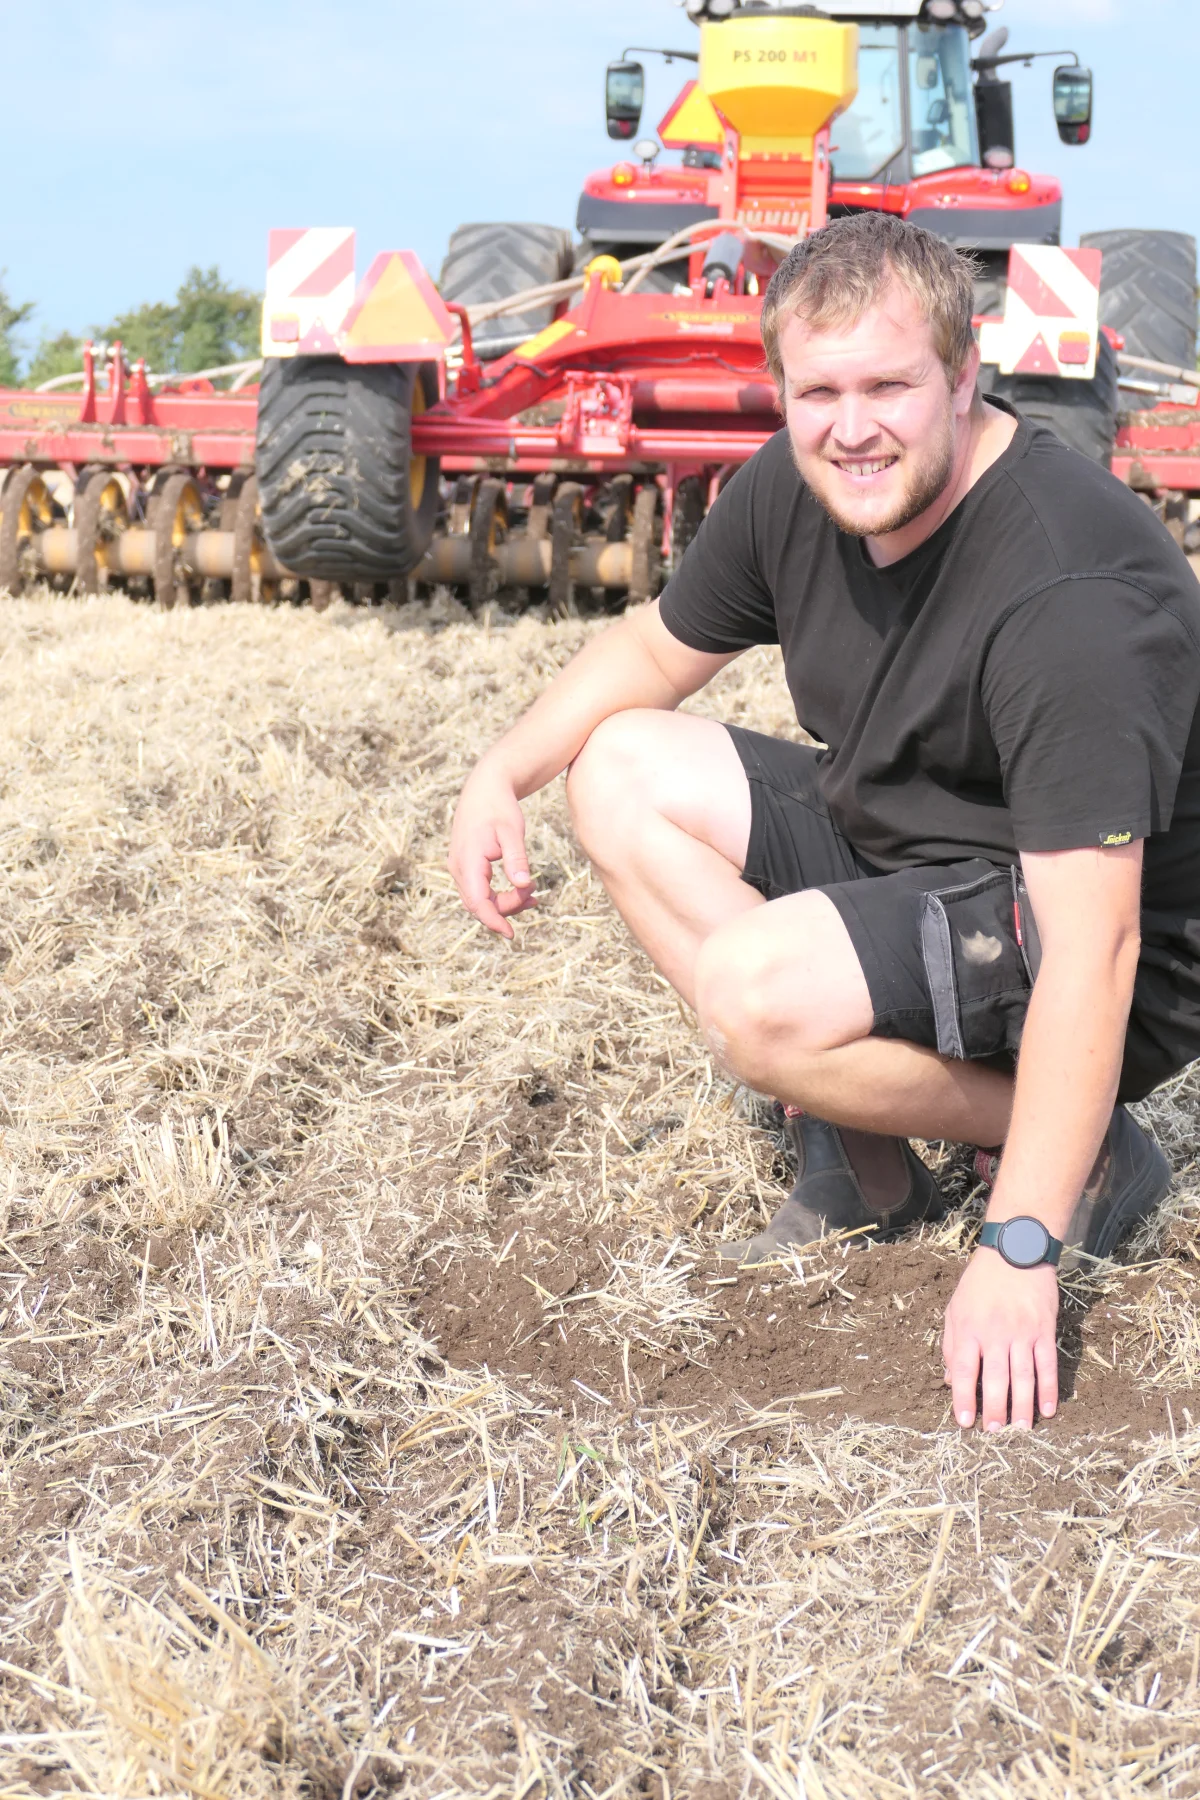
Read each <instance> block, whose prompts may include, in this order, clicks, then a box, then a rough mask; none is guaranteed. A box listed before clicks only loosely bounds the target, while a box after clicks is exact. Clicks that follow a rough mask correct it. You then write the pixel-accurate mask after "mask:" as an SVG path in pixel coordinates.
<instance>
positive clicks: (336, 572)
mask: <svg viewBox="0 0 1200 1800" xmlns="http://www.w3.org/2000/svg"><path fill="white" fill-rule="evenodd" d="M437 397H438V384H437V371H436V369H435V368H434V367H433V365H432V364H422V365H420V366H418V365H417V364H415V363H357V364H351V363H345V362H343V361H342V360H341V358H340V357H337V356H296V357H290V358H280V357H274V358H268V359H267V361H266V363H265V364H264V365H263V376H262V386H261V388H260V389H259V397H258V444H257V457H256V461H257V471H258V486H259V493H260V496H261V499H262V517H263V528H264V530H265V532H266V537H267V542H268V544H269V545H270V546H271V549H272V551H273V552H274V554H275V556H276V557H277V558H278V559H279V561H280V562H281V563H282V564H283V566H284V567H285V568H286V569H290V570H291V571H292V573H293V574H295V575H303V576H305V577H308V578H312V579H316V580H319V581H336V582H345V583H355V582H375V581H388V580H391V579H393V578H395V577H398V576H402V575H408V574H410V573H411V572H412V570H413V569H415V568H416V566H417V564H418V563H419V562H420V560H421V558H422V557H423V556H424V554H425V552H426V550H427V549H428V548H429V540H430V538H431V536H432V535H433V527H434V523H435V521H436V518H437V510H438V463H437V460H436V459H435V458H433V457H424V456H414V455H413V454H412V431H411V426H412V419H413V415H414V413H417V414H419V413H422V412H424V411H425V409H426V407H428V406H432V405H433V404H434V402H435V401H436V400H437Z"/></svg>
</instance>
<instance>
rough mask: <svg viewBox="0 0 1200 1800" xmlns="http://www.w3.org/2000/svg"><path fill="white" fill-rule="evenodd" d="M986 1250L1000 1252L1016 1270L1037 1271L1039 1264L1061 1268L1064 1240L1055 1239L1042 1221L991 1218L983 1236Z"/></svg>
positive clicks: (981, 1234)
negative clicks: (1060, 1258) (1059, 1262)
mask: <svg viewBox="0 0 1200 1800" xmlns="http://www.w3.org/2000/svg"><path fill="white" fill-rule="evenodd" d="M979 1242H980V1243H981V1244H982V1245H983V1247H984V1249H985V1250H998V1251H999V1252H1000V1254H1001V1256H1002V1257H1003V1258H1004V1260H1005V1262H1006V1263H1009V1264H1011V1266H1012V1267H1013V1268H1014V1269H1036V1268H1037V1266H1038V1264H1039V1263H1049V1264H1050V1265H1051V1267H1052V1268H1055V1267H1057V1265H1058V1259H1059V1257H1060V1256H1061V1255H1062V1252H1063V1246H1062V1239H1061V1238H1056V1237H1051V1236H1050V1233H1049V1232H1048V1231H1047V1230H1046V1227H1045V1226H1044V1225H1043V1224H1042V1222H1041V1220H1040V1219H1030V1218H1028V1217H1026V1216H1024V1215H1022V1217H1020V1218H1017V1219H1003V1220H996V1219H989V1220H988V1221H987V1223H986V1224H985V1225H984V1227H983V1230H982V1231H981V1232H980V1234H979Z"/></svg>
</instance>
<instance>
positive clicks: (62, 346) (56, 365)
mask: <svg viewBox="0 0 1200 1800" xmlns="http://www.w3.org/2000/svg"><path fill="white" fill-rule="evenodd" d="M82 367H83V343H82V340H81V339H79V338H77V337H76V336H75V334H74V332H72V331H60V332H59V333H58V336H57V337H43V339H42V341H41V343H40V344H39V345H38V347H37V349H36V350H35V351H34V353H33V357H32V359H31V361H30V364H29V367H28V368H27V369H26V371H25V377H24V379H25V385H26V386H27V387H34V388H35V387H40V386H41V384H42V382H43V381H52V380H53V379H54V377H55V376H56V375H73V374H74V373H75V371H76V369H81V368H82Z"/></svg>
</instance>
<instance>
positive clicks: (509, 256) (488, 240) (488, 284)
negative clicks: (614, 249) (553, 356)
mask: <svg viewBox="0 0 1200 1800" xmlns="http://www.w3.org/2000/svg"><path fill="white" fill-rule="evenodd" d="M573 262H574V245H573V242H572V239H571V233H570V232H569V231H563V230H561V229H560V227H559V226H557V225H460V226H459V228H458V230H457V231H455V232H454V233H452V235H451V238H450V244H449V247H448V249H447V251H446V260H445V262H443V264H442V272H441V275H440V276H439V278H438V287H439V289H440V290H441V295H442V298H443V300H457V301H458V302H459V303H460V304H461V305H463V306H480V305H483V304H485V303H486V302H487V301H489V300H507V299H509V298H510V296H511V295H513V294H520V293H523V292H524V291H525V289H526V288H532V287H545V286H546V285H548V284H549V283H550V282H552V281H564V280H565V279H566V277H567V276H568V275H569V274H570V273H571V266H572V263H573ZM553 317H554V304H553V302H551V301H548V302H546V303H545V304H544V305H542V306H532V307H530V309H529V311H528V312H521V313H504V314H502V315H501V316H500V318H498V319H485V320H484V322H483V324H482V325H479V326H477V327H476V329H475V330H474V331H473V333H472V337H473V339H474V343H475V348H476V350H477V352H478V354H479V355H480V356H481V357H483V358H487V357H489V356H503V355H504V353H505V351H506V350H511V349H512V347H513V345H514V344H518V343H520V342H521V340H522V338H527V337H532V336H533V334H534V333H535V332H537V331H541V330H542V329H543V327H544V326H546V325H548V324H549V323H550V321H551V319H552V318H553Z"/></svg>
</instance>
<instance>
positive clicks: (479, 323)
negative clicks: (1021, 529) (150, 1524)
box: [0, 0, 1200, 615]
mask: <svg viewBox="0 0 1200 1800" xmlns="http://www.w3.org/2000/svg"><path fill="white" fill-rule="evenodd" d="M997 3H998V0H991V8H992V9H993V10H994V7H995V5H996V4H997ZM687 9H688V12H689V13H690V14H691V15H692V17H693V19H694V20H695V22H696V24H697V25H698V27H699V42H698V45H697V46H696V48H694V49H691V48H689V49H663V50H661V51H658V50H654V51H645V50H643V51H638V52H637V54H639V55H645V54H654V55H659V54H661V55H663V56H666V57H669V58H671V59H672V60H680V61H684V62H688V63H690V64H693V65H694V66H695V76H694V78H693V79H692V80H689V81H688V82H687V83H685V85H684V87H683V89H682V91H681V93H680V94H679V95H678V97H677V99H676V100H675V102H674V103H673V104H672V106H671V108H670V109H669V111H668V113H667V115H666V117H665V118H664V119H663V120H662V121H661V122H660V125H659V130H658V133H657V136H656V137H655V138H653V139H650V138H641V137H639V132H640V130H641V114H642V110H643V99H644V64H642V63H641V62H639V61H638V60H636V56H635V50H636V47H635V46H630V47H628V48H627V49H626V50H625V51H624V52H623V53H622V55H621V56H620V57H618V58H616V59H615V60H614V61H613V63H611V64H610V66H609V68H608V71H607V78H606V84H605V102H606V116H607V123H608V130H609V133H610V135H611V137H612V138H613V139H614V140H616V141H617V142H625V143H628V144H629V145H630V146H631V149H632V157H631V159H629V160H623V161H620V162H618V163H616V164H615V165H614V166H613V167H611V168H608V169H605V170H603V171H600V172H599V173H596V174H593V175H590V176H589V177H588V178H587V180H586V181H585V183H584V187H583V192H582V194H581V196H580V201H579V209H578V214H577V230H578V238H576V237H575V236H574V235H573V234H572V233H571V232H569V231H567V230H566V229H564V228H560V227H557V226H550V225H524V224H504V223H500V224H482V225H480V224H476V225H466V226H462V227H460V228H459V229H458V230H457V231H456V232H454V234H453V235H452V237H451V239H450V244H449V249H448V253H447V256H446V259H445V262H444V263H443V265H442V269H441V273H440V277H439V280H438V282H437V283H436V284H435V283H434V282H433V280H431V278H430V276H429V275H428V273H427V272H426V271H425V270H424V269H423V268H422V266H421V264H420V262H419V260H418V259H417V257H416V256H415V255H414V254H413V253H412V252H410V251H405V250H397V251H385V252H382V253H381V254H380V255H379V256H377V257H376V258H375V260H374V262H373V263H372V264H371V266H370V268H369V269H368V270H367V271H366V273H365V274H364V275H363V276H362V277H361V279H358V278H357V275H356V266H355V240H354V233H353V231H352V230H349V229H342V228H335V227H314V228H289V229H286V230H277V231H272V232H271V234H270V241H269V246H268V270H267V282H266V293H265V299H264V306H263V337H262V351H263V358H262V365H261V379H260V381H259V383H258V384H257V385H250V384H248V385H244V386H242V387H241V388H240V391H236V392H235V391H227V392H217V391H215V390H214V389H213V387H212V384H211V383H210V382H205V381H203V380H199V381H197V380H194V379H193V380H191V381H189V382H186V383H179V382H175V383H172V382H170V381H167V382H163V381H162V380H156V379H155V378H154V377H153V376H152V375H150V373H149V372H148V371H146V370H145V368H144V367H142V366H141V365H137V366H135V368H134V369H133V370H132V371H130V372H128V374H127V371H126V369H125V365H124V360H123V356H122V353H121V348H120V346H119V345H114V346H111V347H110V348H109V350H108V352H107V356H106V358H104V359H101V358H100V357H99V356H98V354H93V353H92V352H91V351H90V350H89V351H88V352H87V353H86V355H85V367H84V370H83V373H82V392H81V393H73V394H72V393H66V392H61V391H60V392H55V393H34V394H25V393H16V392H9V393H3V392H0V469H2V470H4V471H5V480H4V486H3V490H2V491H0V588H6V589H8V590H9V591H12V592H16V591H19V590H20V588H21V586H22V585H23V584H25V583H26V582H29V581H32V580H38V579H47V578H49V579H52V580H55V581H57V582H59V583H60V584H67V585H69V584H71V583H74V584H75V585H76V586H77V587H79V588H81V589H82V590H83V591H91V590H92V589H94V588H96V587H104V586H106V585H111V584H114V583H119V584H123V585H126V586H128V587H130V588H131V589H132V590H133V591H134V592H140V593H145V594H149V595H152V596H153V597H154V598H156V599H157V600H158V601H159V602H160V603H161V604H165V605H171V604H174V603H176V602H178V601H183V600H190V599H196V598H217V597H220V596H229V597H230V598H233V599H241V600H245V599H251V600H255V599H267V598H270V597H272V596H284V597H286V596H291V597H293V598H300V599H302V598H308V599H310V600H311V601H312V602H313V603H314V604H316V605H322V604H325V603H327V601H328V600H329V598H330V597H331V595H332V594H333V593H334V592H336V591H341V592H342V593H344V594H346V595H348V596H350V597H355V598H360V599H366V598H381V597H386V596H389V595H390V596H393V597H395V596H401V595H409V594H412V595H418V594H420V593H422V592H428V591H431V590H433V589H435V588H442V587H449V588H451V589H453V590H454V591H455V592H456V593H457V594H458V595H460V596H461V598H462V599H463V600H464V601H465V602H466V603H467V604H468V605H469V606H470V607H472V608H475V609H478V608H481V607H484V606H486V605H487V604H489V603H490V602H493V601H495V602H498V603H499V604H501V605H503V606H508V607H520V606H523V605H526V604H529V603H530V602H535V603H538V604H541V605H542V606H544V607H545V608H546V609H547V610H548V611H549V612H550V613H551V614H557V615H562V614H564V613H570V612H578V611H588V610H592V611H605V610H615V609H618V608H620V607H622V606H624V605H626V604H627V603H629V602H631V601H632V602H637V601H643V600H646V599H649V598H651V597H652V596H653V595H654V594H655V593H657V591H658V590H659V588H660V587H661V585H662V582H663V580H664V578H665V577H666V576H667V575H668V574H669V573H670V570H671V568H672V567H674V565H675V564H676V563H677V561H678V559H679V557H680V556H681V555H682V553H683V551H684V550H685V549H686V547H687V545H688V544H689V543H690V541H691V540H692V538H693V537H694V536H695V534H696V531H697V529H698V528H699V525H700V523H701V521H702V519H703V517H704V514H705V512H706V510H707V508H708V507H709V506H710V505H711V503H712V501H713V499H714V498H715V497H716V495H717V494H718V493H719V492H720V490H721V488H722V486H723V485H724V483H725V482H726V481H727V480H728V478H729V476H730V475H731V474H732V473H733V472H734V471H735V470H736V469H737V468H738V467H739V466H740V465H741V464H742V463H743V462H745V461H746V459H747V458H748V457H750V456H752V455H753V454H754V452H755V451H756V450H757V449H758V448H759V447H760V446H761V445H762V444H763V443H765V442H766V440H767V438H768V437H769V436H770V435H771V434H772V433H773V432H774V431H776V430H778V428H779V423H780V419H779V412H778V407H777V396H776V394H775V390H774V387H773V385H772V383H771V381H770V380H769V378H768V376H767V372H766V370H765V368H764V364H763V355H762V347H761V343H760V339H759V316H760V311H761V304H762V298H761V297H762V293H763V291H764V289H765V286H766V284H767V282H768V281H769V279H770V276H771V274H772V272H773V270H774V269H775V268H776V267H777V266H778V264H779V262H780V260H781V259H782V257H783V256H785V255H786V253H787V251H788V249H789V248H790V246H791V245H792V244H793V243H794V242H796V241H797V239H798V238H801V237H803V236H804V235H805V234H807V233H809V232H812V231H815V230H818V229H820V228H821V226H822V225H824V224H825V223H826V222H827V221H828V219H829V218H830V217H835V216H837V215H839V214H843V213H845V212H846V211H848V210H850V209H851V208H859V207H873V208H882V209H886V210H889V211H894V212H897V213H900V214H902V215H904V216H906V217H908V218H912V219H915V220H916V221H917V222H919V223H921V224H923V225H927V226H929V227H930V228H932V229H934V230H936V231H938V232H939V233H940V234H941V235H943V236H944V237H946V238H947V239H948V240H949V241H951V242H952V243H954V244H955V245H957V246H959V247H960V248H962V249H963V250H964V251H969V252H970V253H971V254H972V255H973V256H974V257H975V258H976V259H977V266H978V271H979V276H978V281H979V285H978V291H977V303H978V309H979V316H978V321H977V322H978V328H979V334H980V342H981V348H982V352H983V356H984V361H985V364H986V365H987V367H986V370H985V386H986V387H988V388H989V389H990V390H991V391H994V392H999V393H1002V394H1006V395H1008V396H1009V397H1010V398H1011V399H1012V400H1013V401H1014V403H1015V404H1016V405H1017V406H1018V407H1019V408H1020V409H1021V410H1022V411H1023V412H1025V413H1026V414H1027V415H1028V416H1031V417H1033V418H1034V419H1041V420H1043V421H1044V422H1046V423H1048V424H1050V425H1051V426H1052V427H1053V428H1054V429H1055V430H1056V431H1058V432H1059V433H1060V434H1061V435H1062V436H1064V437H1065V438H1067V439H1068V441H1070V442H1071V443H1073V444H1075V445H1076V447H1078V448H1079V449H1081V450H1083V451H1084V452H1085V453H1087V454H1089V455H1092V456H1095V457H1098V458H1101V459H1103V460H1106V461H1110V462H1111V466H1112V468H1113V470H1114V472H1115V473H1117V474H1119V475H1121V476H1122V477H1123V478H1124V479H1125V480H1127V481H1129V482H1130V483H1131V484H1132V485H1134V486H1135V487H1137V488H1139V489H1140V490H1141V491H1142V492H1143V493H1144V494H1145V495H1146V498H1147V500H1148V501H1149V502H1150V503H1151V504H1153V505H1155V506H1156V507H1157V508H1158V509H1159V510H1160V511H1161V512H1162V514H1163V516H1164V518H1165V519H1166V520H1167V522H1168V524H1169V525H1170V526H1171V528H1172V529H1173V530H1175V531H1176V533H1177V535H1179V536H1180V537H1181V538H1182V537H1184V536H1185V534H1186V533H1187V532H1188V530H1189V528H1190V527H1191V526H1192V513H1193V510H1194V508H1195V501H1194V500H1193V498H1192V496H1193V495H1200V411H1198V410H1197V405H1196V403H1197V399H1198V398H1200V375H1197V374H1196V372H1195V288H1194V282H1195V246H1194V244H1193V242H1192V240H1191V239H1190V238H1185V237H1184V236H1183V235H1182V234H1178V233H1170V232H1158V233H1154V232H1136V231H1125V232H1108V233H1101V234H1098V235H1097V236H1095V237H1093V238H1091V239H1088V240H1085V242H1084V244H1083V245H1081V246H1080V247H1079V248H1064V247H1063V246H1062V245H1061V243H1060V241H1059V240H1060V222H1061V201H1062V195H1061V189H1060V187H1059V184H1058V183H1057V181H1055V180H1053V179H1052V178H1050V177H1045V176H1038V175H1030V174H1028V173H1026V172H1025V171H1024V170H1022V169H1021V168H1019V167H1018V165H1017V162H1016V148H1015V144H1014V141H1013V130H1012V115H1013V109H1012V91H1011V87H1010V84H1009V82H1008V81H1007V80H1006V79H1004V78H1003V75H1002V71H1003V70H1005V69H1006V68H1008V67H1009V66H1010V65H1012V64H1014V63H1025V62H1028V61H1031V60H1032V58H1031V57H1028V56H1026V55H1024V54H1023V53H1021V52H1020V51H1016V52H1012V53H1009V52H1007V50H1006V43H1005V35H1004V33H1003V31H1002V30H993V31H991V32H987V30H986V25H987V20H986V17H985V12H986V11H987V10H988V8H987V6H985V0H820V3H819V4H815V5H812V4H810V5H805V6H782V5H781V6H773V5H766V4H754V3H753V0H743V3H742V4H740V5H739V4H738V3H737V0H687ZM1068 58H1069V60H1067V59H1068ZM1052 92H1053V104H1054V112H1055V117H1056V120H1057V124H1058V130H1059V135H1060V137H1061V138H1062V140H1063V142H1064V143H1066V144H1072V145H1079V144H1086V142H1087V140H1088V138H1089V136H1090V132H1091V116H1092V82H1091V76H1090V73H1089V72H1088V70H1086V69H1085V68H1083V67H1082V66H1081V65H1080V63H1079V60H1078V58H1077V57H1075V56H1074V55H1073V53H1070V52H1067V53H1063V57H1062V60H1059V61H1058V63H1057V66H1056V68H1055V70H1054V76H1053V88H1052ZM668 157H672V158H676V159H677V160H674V161H670V162H668ZM1118 359H1119V360H1120V367H1121V369H1122V375H1121V381H1122V383H1123V385H1125V386H1126V387H1127V388H1131V389H1132V390H1133V391H1134V392H1136V391H1137V389H1138V388H1141V389H1143V390H1146V400H1147V403H1146V404H1144V405H1143V407H1142V410H1140V411H1138V412H1136V413H1132V414H1121V415H1120V416H1118V412H1117V385H1118V374H1117V370H1118ZM102 360H103V361H106V362H107V382H106V383H102V379H101V377H102ZM252 372H253V371H251V370H248V369H244V370H242V372H241V374H240V375H239V378H238V379H239V381H244V380H245V379H246V377H247V376H248V375H249V374H250V373H252ZM214 373H219V372H214Z"/></svg>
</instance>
